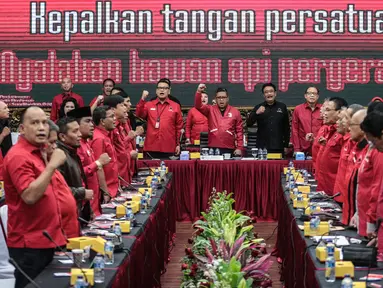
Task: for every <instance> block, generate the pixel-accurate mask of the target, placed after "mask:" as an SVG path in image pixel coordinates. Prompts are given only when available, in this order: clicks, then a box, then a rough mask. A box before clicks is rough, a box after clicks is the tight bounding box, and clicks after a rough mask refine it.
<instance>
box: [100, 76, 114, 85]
mask: <svg viewBox="0 0 383 288" xmlns="http://www.w3.org/2000/svg"><path fill="white" fill-rule="evenodd" d="M107 81H111V82H112V83H113V86H115V85H116V82H114V80H113V79H112V78H106V79H105V80H104V81H102V86H104V85H105V83H106V82H107Z"/></svg>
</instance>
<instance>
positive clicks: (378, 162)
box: [366, 149, 383, 223]
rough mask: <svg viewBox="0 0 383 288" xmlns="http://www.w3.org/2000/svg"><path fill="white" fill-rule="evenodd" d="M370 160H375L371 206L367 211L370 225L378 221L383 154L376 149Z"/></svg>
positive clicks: (371, 187)
mask: <svg viewBox="0 0 383 288" xmlns="http://www.w3.org/2000/svg"><path fill="white" fill-rule="evenodd" d="M370 160H373V161H374V163H373V167H372V168H373V181H372V183H371V186H370V189H371V194H370V201H369V202H370V205H369V209H368V211H367V213H366V214H367V218H368V221H367V222H369V223H375V222H376V220H377V217H376V212H377V204H378V198H379V193H380V182H381V180H382V177H383V169H382V165H383V154H381V153H379V152H378V151H377V150H376V149H375V151H374V155H371V157H370Z"/></svg>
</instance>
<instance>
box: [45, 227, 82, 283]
mask: <svg viewBox="0 0 383 288" xmlns="http://www.w3.org/2000/svg"><path fill="white" fill-rule="evenodd" d="M43 235H44V237H46V238H47V239H48V240H49V241H51V242H52V243H53V244H55V246H56V248H58V249H59V250H60V251H61V252H62V253H64V255H65V256H66V257H67V258H68V259H69V260H71V261H73V264H74V265H75V266H76V267H77V268H78V269H80V271H81V273H82V274H83V275H84V278H85V281H86V283H88V284H89V281H88V277H87V276H86V273H85V271H84V270H83V269H82V268H81V266H80V265H78V264H77V263H76V261H74V258H73V259H72V257H70V256H69V254H68V253H67V252H66V251H65V250H64V249H63V248H61V246H59V245H58V244H57V243H56V241H55V240H53V238H52V236H51V235H50V234H49V233H48V231H46V230H44V231H43Z"/></svg>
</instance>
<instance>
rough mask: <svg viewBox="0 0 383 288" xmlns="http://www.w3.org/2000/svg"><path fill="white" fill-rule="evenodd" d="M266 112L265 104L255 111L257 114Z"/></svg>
mask: <svg viewBox="0 0 383 288" xmlns="http://www.w3.org/2000/svg"><path fill="white" fill-rule="evenodd" d="M264 112H265V106H261V107H259V108H258V109H257V111H256V112H255V113H256V114H257V115H259V114H263V113H264Z"/></svg>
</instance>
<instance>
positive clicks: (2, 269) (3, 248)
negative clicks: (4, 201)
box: [0, 205, 15, 288]
mask: <svg viewBox="0 0 383 288" xmlns="http://www.w3.org/2000/svg"><path fill="white" fill-rule="evenodd" d="M0 221H1V222H2V223H1V224H2V226H3V227H4V232H5V233H7V222H8V206H7V205H3V206H1V207H0ZM0 230H1V231H0V287H2V288H8V287H12V288H13V287H14V278H15V276H14V271H15V267H13V266H12V265H11V264H10V263H9V262H8V259H9V252H8V247H7V241H6V235H4V233H3V229H0Z"/></svg>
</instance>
